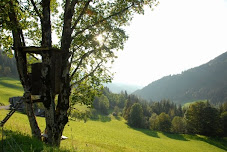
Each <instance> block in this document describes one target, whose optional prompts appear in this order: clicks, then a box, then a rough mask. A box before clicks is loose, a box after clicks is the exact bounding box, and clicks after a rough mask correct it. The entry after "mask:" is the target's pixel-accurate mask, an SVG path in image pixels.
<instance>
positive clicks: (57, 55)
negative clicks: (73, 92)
mask: <svg viewBox="0 0 227 152" xmlns="http://www.w3.org/2000/svg"><path fill="white" fill-rule="evenodd" d="M19 51H22V52H23V53H25V55H26V53H29V54H39V55H41V56H42V54H43V53H50V55H51V64H52V66H51V69H50V71H51V72H50V73H51V84H52V89H53V90H54V93H55V94H59V92H60V83H59V82H60V81H61V78H60V76H61V75H60V73H61V71H60V70H61V63H62V62H61V61H62V60H61V50H60V49H57V48H49V47H20V48H19ZM26 64H27V63H26ZM42 66H43V63H42V62H41V63H34V64H32V65H31V73H29V74H28V75H29V79H30V82H31V95H41V88H42V81H41V79H42V78H41V70H42Z"/></svg>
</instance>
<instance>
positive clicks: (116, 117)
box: [114, 116, 122, 121]
mask: <svg viewBox="0 0 227 152" xmlns="http://www.w3.org/2000/svg"><path fill="white" fill-rule="evenodd" d="M114 118H115V119H116V120H118V121H121V120H122V117H119V116H114Z"/></svg>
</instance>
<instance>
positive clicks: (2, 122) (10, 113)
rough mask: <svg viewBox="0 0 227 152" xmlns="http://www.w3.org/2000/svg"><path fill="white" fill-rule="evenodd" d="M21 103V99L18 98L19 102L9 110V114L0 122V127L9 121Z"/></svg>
mask: <svg viewBox="0 0 227 152" xmlns="http://www.w3.org/2000/svg"><path fill="white" fill-rule="evenodd" d="M22 103H23V97H22V98H20V100H19V101H17V103H16V105H15V106H14V107H12V108H11V110H10V112H9V113H8V114H7V115H6V117H5V118H4V119H3V120H2V121H1V122H0V127H3V126H4V124H5V123H6V122H7V120H9V118H10V117H11V116H12V115H13V114H14V112H15V111H16V110H17V109H18V108H19V107H20V105H21V104H22Z"/></svg>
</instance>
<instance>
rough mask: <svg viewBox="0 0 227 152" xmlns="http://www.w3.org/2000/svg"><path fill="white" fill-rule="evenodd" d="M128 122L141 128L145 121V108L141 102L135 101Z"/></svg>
mask: <svg viewBox="0 0 227 152" xmlns="http://www.w3.org/2000/svg"><path fill="white" fill-rule="evenodd" d="M128 123H129V125H130V126H132V127H137V128H140V127H142V123H143V109H142V106H141V105H140V104H139V103H134V104H133V105H132V107H131V109H130V113H129V118H128Z"/></svg>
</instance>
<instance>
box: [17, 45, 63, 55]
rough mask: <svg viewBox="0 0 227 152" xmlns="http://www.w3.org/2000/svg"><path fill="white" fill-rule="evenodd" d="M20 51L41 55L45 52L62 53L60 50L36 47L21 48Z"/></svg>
mask: <svg viewBox="0 0 227 152" xmlns="http://www.w3.org/2000/svg"><path fill="white" fill-rule="evenodd" d="M19 50H21V51H23V52H25V53H36V54H40V53H41V52H43V51H60V49H58V48H53V47H36V46H29V47H20V48H19Z"/></svg>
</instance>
